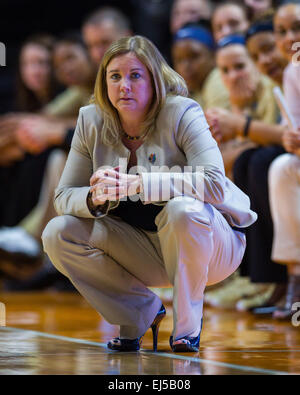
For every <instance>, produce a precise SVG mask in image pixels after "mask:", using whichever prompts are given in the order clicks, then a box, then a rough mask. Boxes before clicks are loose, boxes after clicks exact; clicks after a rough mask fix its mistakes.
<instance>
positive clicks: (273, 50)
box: [247, 32, 287, 85]
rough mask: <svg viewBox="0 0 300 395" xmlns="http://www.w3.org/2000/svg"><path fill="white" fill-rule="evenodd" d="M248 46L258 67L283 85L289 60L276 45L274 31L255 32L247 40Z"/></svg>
mask: <svg viewBox="0 0 300 395" xmlns="http://www.w3.org/2000/svg"><path fill="white" fill-rule="evenodd" d="M247 48H248V51H249V53H250V56H251V57H252V59H253V60H254V62H255V63H256V65H257V67H258V69H259V70H260V71H261V72H262V73H263V74H265V75H267V76H268V77H270V78H272V80H274V81H275V82H276V83H277V84H279V85H281V84H282V78H283V71H284V69H285V67H286V65H287V61H286V59H285V58H284V57H283V56H282V54H281V52H280V51H279V49H278V48H277V46H276V41H275V35H274V33H273V32H261V33H257V34H255V35H254V36H252V37H250V38H249V40H248V41H247Z"/></svg>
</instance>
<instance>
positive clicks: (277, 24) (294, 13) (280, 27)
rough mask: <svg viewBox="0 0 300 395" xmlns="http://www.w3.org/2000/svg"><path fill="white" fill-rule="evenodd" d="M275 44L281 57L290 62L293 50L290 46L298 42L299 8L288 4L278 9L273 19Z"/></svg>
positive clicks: (299, 27) (299, 33)
mask: <svg viewBox="0 0 300 395" xmlns="http://www.w3.org/2000/svg"><path fill="white" fill-rule="evenodd" d="M274 29H275V37H276V44H277V46H278V48H279V50H280V51H281V53H282V55H283V56H284V57H285V58H286V59H287V60H288V61H289V62H290V61H291V60H292V57H293V55H294V54H295V52H296V51H295V50H293V49H292V46H293V44H294V43H296V42H300V6H299V4H289V5H287V6H284V7H282V8H280V9H279V10H278V12H277V14H276V15H275V18H274Z"/></svg>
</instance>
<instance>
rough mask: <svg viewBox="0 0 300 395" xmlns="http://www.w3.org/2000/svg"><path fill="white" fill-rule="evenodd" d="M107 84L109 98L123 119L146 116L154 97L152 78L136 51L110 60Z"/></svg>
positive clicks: (107, 69)
mask: <svg viewBox="0 0 300 395" xmlns="http://www.w3.org/2000/svg"><path fill="white" fill-rule="evenodd" d="M106 84H107V92H108V97H109V100H110V102H111V104H112V105H113V106H114V107H115V108H116V110H117V111H118V113H119V115H120V117H121V119H122V118H123V119H125V118H126V119H127V118H128V116H132V117H135V119H141V118H145V117H146V115H147V113H148V110H149V108H150V106H151V103H152V98H153V87H152V79H151V75H150V72H149V70H148V69H147V67H146V66H145V65H144V64H143V63H142V62H141V61H140V60H139V59H138V58H137V57H136V56H135V54H134V53H131V52H129V53H127V54H124V55H120V56H116V57H115V58H113V59H112V60H111V61H110V62H109V64H108V65H107V68H106Z"/></svg>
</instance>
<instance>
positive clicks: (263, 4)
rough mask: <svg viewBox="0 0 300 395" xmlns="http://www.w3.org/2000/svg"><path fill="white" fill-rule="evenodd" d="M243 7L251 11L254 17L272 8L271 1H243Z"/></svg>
mask: <svg viewBox="0 0 300 395" xmlns="http://www.w3.org/2000/svg"><path fill="white" fill-rule="evenodd" d="M244 2H245V5H246V6H247V7H249V8H250V9H251V10H252V13H253V15H254V16H255V17H257V16H259V15H261V14H262V13H263V12H265V11H267V10H268V9H269V8H271V7H272V1H271V0H244Z"/></svg>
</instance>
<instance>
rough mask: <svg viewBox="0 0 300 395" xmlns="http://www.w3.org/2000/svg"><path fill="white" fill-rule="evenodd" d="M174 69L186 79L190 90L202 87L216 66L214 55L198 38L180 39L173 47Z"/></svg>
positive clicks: (193, 90)
mask: <svg viewBox="0 0 300 395" xmlns="http://www.w3.org/2000/svg"><path fill="white" fill-rule="evenodd" d="M172 59H173V64H174V69H175V70H176V71H177V73H178V74H180V75H181V76H182V77H183V78H184V79H185V81H186V83H187V86H188V88H189V91H190V92H195V91H198V90H199V89H201V87H202V85H203V82H204V80H205V78H206V77H207V75H208V74H209V72H210V71H211V70H212V68H213V67H214V63H215V62H214V56H213V53H212V51H210V50H209V49H208V48H207V47H206V46H205V45H204V44H202V43H200V42H198V41H196V40H189V39H187V40H179V41H177V42H175V44H174V45H173V47H172Z"/></svg>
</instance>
